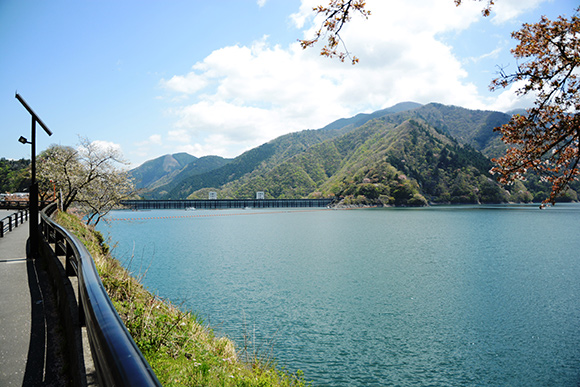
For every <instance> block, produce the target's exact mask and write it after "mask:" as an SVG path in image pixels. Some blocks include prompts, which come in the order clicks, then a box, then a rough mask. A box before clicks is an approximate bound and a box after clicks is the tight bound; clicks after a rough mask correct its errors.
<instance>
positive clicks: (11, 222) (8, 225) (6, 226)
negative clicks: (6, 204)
mask: <svg viewBox="0 0 580 387" xmlns="http://www.w3.org/2000/svg"><path fill="white" fill-rule="evenodd" d="M19 218H20V222H19V220H18V219H19ZM25 220H28V209H26V210H22V211H18V212H15V213H13V214H10V215H8V216H6V217H4V218H2V219H0V238H4V235H5V234H6V233H7V232H10V231H12V229H14V228H16V227H18V225H19V224H22V223H24V221H25Z"/></svg>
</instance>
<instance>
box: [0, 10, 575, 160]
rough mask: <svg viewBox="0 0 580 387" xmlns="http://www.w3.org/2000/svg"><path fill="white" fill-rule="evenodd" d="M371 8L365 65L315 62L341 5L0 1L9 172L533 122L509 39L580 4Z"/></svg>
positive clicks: (2, 125)
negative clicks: (406, 122) (403, 124)
mask: <svg viewBox="0 0 580 387" xmlns="http://www.w3.org/2000/svg"><path fill="white" fill-rule="evenodd" d="M495 2H496V5H495V6H494V7H493V8H492V13H491V15H490V16H489V17H483V16H482V14H481V10H482V8H483V5H484V3H485V2H480V1H474V0H463V5H461V6H460V7H456V6H455V4H454V2H453V0H368V1H367V9H369V10H370V11H371V16H369V18H368V19H365V18H363V17H361V16H359V15H353V18H352V20H351V22H350V23H349V24H348V25H347V26H346V27H345V28H344V29H343V31H342V32H341V36H342V38H343V39H344V41H345V44H346V46H347V48H348V51H349V52H351V53H352V54H353V55H356V56H357V57H358V58H359V59H360V62H359V64H357V65H354V66H353V65H351V64H350V63H346V62H345V63H341V62H339V61H338V60H336V59H328V58H325V57H321V56H320V55H319V51H320V48H321V46H322V44H319V45H317V46H315V47H314V48H310V49H307V50H302V48H301V47H300V45H299V43H298V39H304V38H310V37H312V36H313V33H314V30H315V29H316V28H318V27H319V25H320V19H317V18H315V17H314V16H315V15H314V13H313V12H312V7H313V6H315V5H318V4H325V3H328V0H301V1H300V0H213V1H200V0H168V1H161V0H74V1H73V0H51V1H44V0H0V136H1V137H0V157H5V158H9V159H20V158H30V152H31V147H30V146H29V145H26V146H25V145H22V144H20V143H19V142H18V138H19V137H20V136H25V137H27V138H30V135H31V119H30V115H29V113H28V112H27V111H26V110H25V109H24V107H23V106H22V105H21V104H20V102H19V101H18V100H17V99H16V98H15V93H16V92H17V93H18V94H20V96H21V97H22V98H24V100H25V101H26V102H27V103H28V104H29V105H30V106H31V107H32V109H33V110H34V111H35V113H36V114H37V115H38V116H39V117H40V118H41V119H42V121H43V122H44V123H45V124H46V126H47V127H48V128H49V129H50V130H51V131H52V132H53V135H52V136H51V137H49V136H48V135H47V134H46V133H44V131H43V130H42V129H41V128H38V129H37V139H36V149H37V153H40V152H41V151H42V150H43V149H46V148H47V147H48V146H50V145H51V144H60V145H68V146H76V145H77V144H78V143H79V137H83V138H87V139H89V140H91V141H96V142H97V143H98V144H100V145H102V146H103V147H114V148H118V149H119V150H120V151H121V152H122V153H123V155H124V158H125V159H126V160H127V162H128V167H131V168H133V167H137V166H138V165H140V164H142V163H143V162H145V161H147V160H150V159H153V158H156V157H159V156H162V155H165V154H170V153H177V152H187V153H189V154H191V155H194V156H196V157H202V156H206V155H218V156H222V157H228V158H231V157H235V156H238V155H240V154H241V153H243V152H244V151H247V150H249V149H252V148H254V147H256V146H259V145H261V144H263V143H265V142H268V141H270V140H272V139H274V138H276V137H278V136H281V135H283V134H286V133H290V132H296V131H300V130H304V129H318V128H321V127H324V126H325V125H327V124H329V123H331V122H332V121H335V120H337V119H339V118H345V117H351V116H353V115H356V114H358V113H370V112H373V111H376V110H379V109H384V108H387V107H390V106H393V105H395V104H397V103H400V102H405V101H413V102H418V103H421V104H427V103H430V102H438V103H443V104H447V105H456V106H462V107H466V108H471V109H483V110H497V111H509V110H512V109H516V108H525V107H529V106H531V104H532V99H530V98H520V97H517V95H516V94H515V88H514V87H511V88H509V89H505V90H498V91H495V92H491V91H490V90H489V84H490V82H491V80H492V79H493V78H495V77H496V76H497V72H498V69H500V68H504V69H505V70H506V71H507V72H510V71H512V72H513V71H514V70H515V68H516V65H517V62H516V61H515V59H514V58H513V57H512V56H511V54H510V49H511V48H513V47H515V45H516V41H515V40H513V39H511V32H512V31H514V30H518V29H519V28H520V27H521V25H522V23H533V22H537V21H538V20H539V19H540V16H541V15H546V16H547V17H548V18H550V19H555V18H556V17H557V16H558V15H566V16H568V17H569V16H571V15H572V14H573V13H574V10H575V8H576V7H577V6H578V4H577V1H576V0H526V1H521V0H496V1H495Z"/></svg>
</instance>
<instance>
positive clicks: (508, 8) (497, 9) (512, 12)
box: [492, 0, 553, 24]
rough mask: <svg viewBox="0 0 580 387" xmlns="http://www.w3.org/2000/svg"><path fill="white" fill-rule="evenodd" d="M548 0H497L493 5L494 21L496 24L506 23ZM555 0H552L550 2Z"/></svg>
mask: <svg viewBox="0 0 580 387" xmlns="http://www.w3.org/2000/svg"><path fill="white" fill-rule="evenodd" d="M545 1H546V0H526V1H521V0H502V1H496V2H495V4H494V5H493V7H492V11H493V17H492V21H493V22H494V23H496V24H501V23H505V22H507V21H510V20H513V19H515V18H517V17H518V16H520V15H521V14H522V13H524V12H526V11H530V10H533V9H536V8H537V7H538V6H539V5H540V4H541V3H543V2H545ZM551 1H553V0H550V2H551Z"/></svg>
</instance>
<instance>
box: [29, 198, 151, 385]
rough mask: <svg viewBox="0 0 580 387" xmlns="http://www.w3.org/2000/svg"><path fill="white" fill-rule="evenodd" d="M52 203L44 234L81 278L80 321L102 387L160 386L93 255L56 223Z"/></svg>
mask: <svg viewBox="0 0 580 387" xmlns="http://www.w3.org/2000/svg"><path fill="white" fill-rule="evenodd" d="M55 210H56V205H55V204H52V205H49V206H48V207H47V208H45V210H44V211H42V213H41V221H40V223H41V226H40V229H41V232H42V235H43V236H44V239H45V240H46V241H47V242H48V243H54V244H55V251H54V252H55V254H56V255H61V256H62V255H64V256H66V265H65V266H66V268H65V271H66V274H67V275H69V276H72V275H76V276H77V277H78V287H79V292H78V294H79V296H78V297H79V300H78V302H79V314H80V318H79V321H80V323H81V324H84V325H85V326H86V328H87V333H88V337H89V343H90V346H91V352H92V357H93V361H94V364H95V369H96V373H97V377H98V379H99V383H100V385H102V386H135V387H137V386H139V387H140V386H161V383H160V382H159V380H158V379H157V376H155V373H154V372H153V370H152V369H151V366H150V365H149V363H147V361H146V360H145V358H144V357H143V354H142V353H141V351H139V348H137V345H136V344H135V341H134V340H133V338H132V337H131V335H130V333H129V331H128V330H127V328H126V327H125V325H124V324H123V322H122V321H121V318H120V317H119V315H118V313H117V311H116V310H115V307H114V306H113V303H112V302H111V300H110V299H109V296H108V295H107V292H106V290H105V288H104V287H103V283H102V282H101V278H100V277H99V274H98V272H97V269H96V267H95V263H94V261H93V258H92V257H91V255H90V253H89V252H88V250H87V249H86V247H85V246H84V244H83V243H82V242H81V241H79V240H78V239H77V238H76V237H75V236H74V235H73V234H72V233H70V232H69V231H68V230H67V229H65V228H64V227H62V226H60V225H59V224H57V223H56V222H54V221H53V220H52V219H51V218H50V215H51V214H52V213H53V212H54V211H55Z"/></svg>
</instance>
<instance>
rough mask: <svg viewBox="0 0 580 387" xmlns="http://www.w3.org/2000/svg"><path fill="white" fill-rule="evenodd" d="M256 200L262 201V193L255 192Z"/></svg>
mask: <svg viewBox="0 0 580 387" xmlns="http://www.w3.org/2000/svg"><path fill="white" fill-rule="evenodd" d="M256 199H257V200H260V199H264V191H258V192H256Z"/></svg>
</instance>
